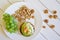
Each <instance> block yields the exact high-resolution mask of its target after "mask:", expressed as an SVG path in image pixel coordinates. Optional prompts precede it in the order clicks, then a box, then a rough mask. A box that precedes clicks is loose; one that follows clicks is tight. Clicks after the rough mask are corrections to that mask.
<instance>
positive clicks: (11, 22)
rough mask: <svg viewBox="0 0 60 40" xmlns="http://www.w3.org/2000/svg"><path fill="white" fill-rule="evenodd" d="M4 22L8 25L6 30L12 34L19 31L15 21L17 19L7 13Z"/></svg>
mask: <svg viewBox="0 0 60 40" xmlns="http://www.w3.org/2000/svg"><path fill="white" fill-rule="evenodd" d="M3 20H4V21H5V24H6V29H7V31H8V32H10V33H14V32H16V31H17V30H18V28H17V22H16V21H15V18H14V17H13V16H11V15H9V14H7V13H5V14H4V15H3Z"/></svg>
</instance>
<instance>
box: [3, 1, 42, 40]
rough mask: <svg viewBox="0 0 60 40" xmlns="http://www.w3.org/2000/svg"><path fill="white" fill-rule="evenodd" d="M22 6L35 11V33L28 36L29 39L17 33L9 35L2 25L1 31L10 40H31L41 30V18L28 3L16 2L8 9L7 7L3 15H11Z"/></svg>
mask: <svg viewBox="0 0 60 40" xmlns="http://www.w3.org/2000/svg"><path fill="white" fill-rule="evenodd" d="M22 5H26V6H27V7H28V8H31V9H32V8H33V9H34V10H35V13H34V16H35V19H34V20H35V33H34V34H33V35H32V36H30V37H24V36H23V35H21V34H19V33H18V32H17V33H13V34H10V33H9V32H7V30H6V29H5V26H4V25H3V30H4V32H5V34H6V35H7V36H8V37H9V38H11V39H12V40H31V39H33V38H35V37H36V36H37V35H38V33H39V32H40V29H41V24H42V21H41V16H40V14H39V13H38V12H37V11H36V9H35V7H34V6H33V5H31V4H30V3H24V2H17V3H14V4H12V5H11V6H10V7H8V8H7V9H6V11H5V13H9V14H10V15H11V14H13V13H14V12H15V11H16V10H17V9H19V8H20V7H21V6H22Z"/></svg>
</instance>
